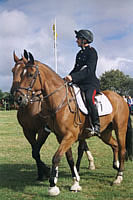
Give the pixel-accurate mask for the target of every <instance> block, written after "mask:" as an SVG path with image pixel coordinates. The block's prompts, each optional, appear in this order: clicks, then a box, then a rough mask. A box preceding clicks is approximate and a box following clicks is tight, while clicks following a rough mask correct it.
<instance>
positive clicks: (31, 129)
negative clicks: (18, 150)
mask: <svg viewBox="0 0 133 200" xmlns="http://www.w3.org/2000/svg"><path fill="white" fill-rule="evenodd" d="M27 55H28V54H27V52H26V50H24V57H23V59H24V60H25V62H27V60H26V59H27ZM13 57H14V62H15V65H14V67H13V68H12V73H13V83H12V86H11V94H14V93H15V91H16V90H17V88H18V87H19V83H20V81H21V79H22V77H23V73H24V69H25V63H24V62H23V59H22V58H20V59H19V58H18V57H17V56H16V54H15V52H14V53H13ZM40 110H41V99H39V101H37V102H33V103H32V104H28V106H27V107H21V106H19V109H18V112H17V119H18V122H19V124H20V125H21V126H22V128H23V132H24V136H25V137H26V139H27V140H28V142H29V143H30V144H31V147H32V157H33V158H34V159H35V160H36V164H37V169H38V178H37V180H39V181H41V180H43V177H45V176H46V177H48V176H49V168H48V167H47V166H46V164H44V162H42V161H41V160H40V150H41V147H42V145H43V144H44V143H45V141H46V139H47V137H48V136H49V134H50V132H51V131H50V130H49V129H47V128H45V124H44V121H43V122H41V121H42V120H41V116H40V115H39V113H40ZM37 133H38V138H36V135H37ZM84 151H85V153H86V155H87V158H88V161H89V167H88V168H89V169H90V170H94V169H95V164H94V158H93V156H92V153H91V152H90V150H89V148H88V146H87V143H86V142H85V141H84V142H79V146H78V159H77V163H76V167H77V169H78V171H79V167H80V162H81V157H82V155H83V152H84Z"/></svg>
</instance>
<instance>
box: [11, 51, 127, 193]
mask: <svg viewBox="0 0 133 200" xmlns="http://www.w3.org/2000/svg"><path fill="white" fill-rule="evenodd" d="M29 56H30V60H29V62H28V63H26V66H25V69H26V73H25V74H24V76H23V79H22V80H21V82H20V86H19V88H18V90H17V92H16V95H15V98H16V100H19V101H21V103H22V104H23V106H27V104H28V103H29V102H32V101H34V99H36V98H37V97H38V95H36V94H37V93H38V91H41V95H43V99H44V103H43V102H42V108H41V115H42V116H44V117H46V116H47V117H48V119H47V123H48V126H49V127H50V129H51V130H52V131H53V132H54V133H55V135H56V137H57V140H58V142H59V144H60V145H59V147H58V149H57V151H56V152H55V154H54V156H53V159H52V170H51V175H50V180H49V182H50V188H49V194H50V195H52V196H55V195H58V194H59V193H60V190H59V188H58V187H57V186H56V184H57V180H58V166H59V162H60V160H61V157H62V156H63V155H64V153H66V152H67V151H68V150H69V149H70V148H71V146H72V144H73V143H74V142H76V141H77V140H80V141H84V140H85V139H86V138H88V136H89V133H88V132H87V131H86V129H85V128H86V126H88V124H87V122H88V121H89V120H86V119H87V118H86V116H85V115H84V114H83V113H82V112H80V110H78V117H77V116H76V117H75V113H77V112H74V111H75V110H77V105H76V103H75V102H76V101H75V98H74V96H73V94H72V92H71V90H70V88H69V87H68V84H67V83H64V81H63V80H62V78H60V76H59V75H57V74H56V73H55V72H54V71H53V70H52V69H51V68H49V67H48V66H46V65H44V64H42V63H40V62H39V61H34V58H33V56H32V54H31V53H29ZM103 93H104V94H105V95H106V96H107V98H108V99H109V100H110V102H111V104H112V107H113V111H112V113H111V114H109V115H106V116H102V117H100V125H101V129H100V132H101V139H102V140H103V141H104V142H105V143H106V144H108V145H109V146H111V148H112V149H113V151H114V158H113V166H114V165H115V166H114V167H115V168H116V169H117V176H116V179H115V180H114V182H113V184H120V183H121V182H122V180H123V170H124V159H125V152H126V149H125V146H126V133H127V128H128V117H129V108H128V105H127V103H126V102H125V101H124V99H123V98H122V97H121V96H120V95H118V94H117V93H115V92H113V91H108V90H107V91H103ZM75 118H76V122H75ZM78 122H82V123H78ZM112 130H114V131H115V135H116V138H117V141H116V140H115V139H114V138H113V137H112ZM117 162H119V167H118V168H117V166H116V163H117ZM70 168H71V171H72V177H73V179H74V184H75V185H76V186H77V189H75V190H80V189H81V187H80V185H79V180H80V177H79V174H78V171H77V169H76V167H75V165H74V162H73V161H71V163H70Z"/></svg>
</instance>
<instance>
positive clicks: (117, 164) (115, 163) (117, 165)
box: [114, 160, 120, 169]
mask: <svg viewBox="0 0 133 200" xmlns="http://www.w3.org/2000/svg"><path fill="white" fill-rule="evenodd" d="M114 166H116V167H117V168H118V169H119V166H120V163H119V161H118V160H116V161H115V162H114Z"/></svg>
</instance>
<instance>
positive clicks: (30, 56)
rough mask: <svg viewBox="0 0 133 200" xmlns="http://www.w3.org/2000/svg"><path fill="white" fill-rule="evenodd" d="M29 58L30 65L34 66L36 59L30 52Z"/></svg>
mask: <svg viewBox="0 0 133 200" xmlns="http://www.w3.org/2000/svg"><path fill="white" fill-rule="evenodd" d="M29 58H30V64H32V65H34V57H33V56H32V54H31V53H30V52H29Z"/></svg>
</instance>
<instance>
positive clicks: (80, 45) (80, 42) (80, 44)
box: [76, 38, 82, 47]
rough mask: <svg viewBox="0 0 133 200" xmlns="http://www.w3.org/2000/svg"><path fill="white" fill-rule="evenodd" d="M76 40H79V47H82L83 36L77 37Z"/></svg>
mask: <svg viewBox="0 0 133 200" xmlns="http://www.w3.org/2000/svg"><path fill="white" fill-rule="evenodd" d="M76 42H77V44H78V46H79V47H82V40H81V38H77V40H76Z"/></svg>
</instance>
